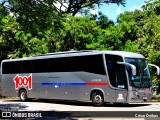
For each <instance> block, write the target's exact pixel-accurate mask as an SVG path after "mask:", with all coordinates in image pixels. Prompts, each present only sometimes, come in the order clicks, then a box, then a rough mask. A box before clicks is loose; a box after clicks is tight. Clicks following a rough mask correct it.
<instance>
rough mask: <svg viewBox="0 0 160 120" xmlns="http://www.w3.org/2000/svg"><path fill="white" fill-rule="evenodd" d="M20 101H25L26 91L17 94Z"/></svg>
mask: <svg viewBox="0 0 160 120" xmlns="http://www.w3.org/2000/svg"><path fill="white" fill-rule="evenodd" d="M19 97H20V100H21V101H23V102H24V101H27V91H26V90H21V91H20V94H19Z"/></svg>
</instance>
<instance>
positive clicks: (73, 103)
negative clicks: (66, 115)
mask: <svg viewBox="0 0 160 120" xmlns="http://www.w3.org/2000/svg"><path fill="white" fill-rule="evenodd" d="M4 102H21V101H20V100H17V99H16V100H5V101H4ZM27 102H39V103H40V102H42V103H53V104H61V105H73V106H92V103H91V102H82V101H71V100H50V99H29V100H28V101H27ZM150 105H152V104H150V103H137V104H135V103H134V104H132V103H130V104H121V103H114V104H109V103H106V104H105V105H104V106H101V107H142V106H150Z"/></svg>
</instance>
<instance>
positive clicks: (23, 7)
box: [2, 0, 125, 16]
mask: <svg viewBox="0 0 160 120" xmlns="http://www.w3.org/2000/svg"><path fill="white" fill-rule="evenodd" d="M5 3H8V4H9V5H8V4H5ZM109 3H116V4H118V5H123V6H124V5H125V0H44V1H42V0H23V1H22V0H2V5H4V6H6V8H7V9H9V10H10V11H13V12H15V13H17V12H20V11H25V12H30V11H31V10H32V9H34V7H36V6H41V7H47V8H48V9H47V10H49V11H50V10H52V11H57V12H58V13H60V14H62V13H67V14H68V13H70V14H72V15H73V16H74V15H76V14H77V13H78V12H80V11H81V10H82V9H83V8H94V5H98V6H100V5H102V4H109ZM42 15H43V13H42Z"/></svg>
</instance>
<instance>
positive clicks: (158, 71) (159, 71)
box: [148, 64, 160, 75]
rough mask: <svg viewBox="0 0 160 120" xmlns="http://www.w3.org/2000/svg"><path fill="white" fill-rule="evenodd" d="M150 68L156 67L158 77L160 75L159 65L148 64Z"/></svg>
mask: <svg viewBox="0 0 160 120" xmlns="http://www.w3.org/2000/svg"><path fill="white" fill-rule="evenodd" d="M148 65H149V66H152V67H155V68H156V69H157V75H159V74H160V68H159V67H158V66H157V65H154V64H148Z"/></svg>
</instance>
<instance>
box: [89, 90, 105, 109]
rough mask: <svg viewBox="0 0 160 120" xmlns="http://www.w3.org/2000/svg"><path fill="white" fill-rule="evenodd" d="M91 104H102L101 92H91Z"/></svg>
mask: <svg viewBox="0 0 160 120" xmlns="http://www.w3.org/2000/svg"><path fill="white" fill-rule="evenodd" d="M92 104H93V106H102V105H104V98H103V95H102V94H99V93H93V94H92Z"/></svg>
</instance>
